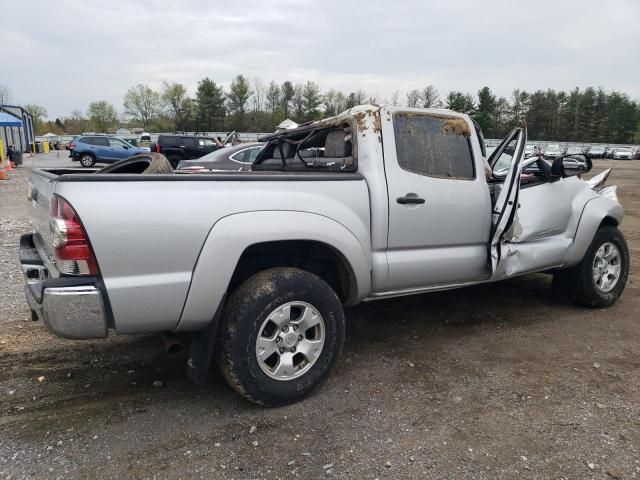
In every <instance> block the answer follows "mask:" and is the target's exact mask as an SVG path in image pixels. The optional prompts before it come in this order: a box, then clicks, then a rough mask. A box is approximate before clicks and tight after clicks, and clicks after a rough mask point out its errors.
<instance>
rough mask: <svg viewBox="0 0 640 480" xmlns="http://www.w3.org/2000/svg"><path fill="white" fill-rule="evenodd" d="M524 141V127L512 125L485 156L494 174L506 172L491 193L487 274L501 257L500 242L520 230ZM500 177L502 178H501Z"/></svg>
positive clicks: (525, 136) (492, 270)
mask: <svg viewBox="0 0 640 480" xmlns="http://www.w3.org/2000/svg"><path fill="white" fill-rule="evenodd" d="M526 143H527V131H526V129H525V128H522V127H517V128H514V129H513V130H512V131H511V133H510V134H509V135H507V137H506V138H505V139H504V140H503V141H502V143H501V144H500V145H499V146H498V148H496V149H495V150H494V151H493V153H492V154H491V157H490V158H489V164H490V165H491V166H492V169H493V172H494V177H496V176H498V175H500V172H506V174H504V177H498V178H499V180H500V182H498V183H496V187H497V188H498V189H499V193H497V194H494V197H495V201H494V205H493V209H492V211H491V237H490V242H489V251H490V256H491V258H490V260H491V273H494V272H495V271H496V269H497V268H498V264H499V263H500V262H501V260H502V259H503V256H502V246H503V244H504V242H505V241H510V240H513V239H515V240H517V239H518V238H519V236H520V234H521V233H522V228H521V226H520V223H519V221H518V208H520V203H519V197H520V174H521V173H522V160H523V158H524V147H525V144H526ZM502 178H504V180H503V181H502Z"/></svg>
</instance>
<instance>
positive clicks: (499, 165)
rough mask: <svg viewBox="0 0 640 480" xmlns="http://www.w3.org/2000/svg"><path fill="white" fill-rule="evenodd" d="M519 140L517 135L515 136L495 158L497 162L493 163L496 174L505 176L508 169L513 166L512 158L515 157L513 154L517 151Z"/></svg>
mask: <svg viewBox="0 0 640 480" xmlns="http://www.w3.org/2000/svg"><path fill="white" fill-rule="evenodd" d="M517 140H518V138H517V137H515V138H513V139H512V140H511V141H510V142H509V143H508V144H507V146H506V147H505V148H504V151H503V152H502V153H501V154H500V156H499V157H498V158H497V159H496V160H495V163H494V164H493V173H494V175H496V176H505V175H506V174H507V171H508V170H509V167H510V166H511V160H512V159H513V155H514V154H515V151H516V143H517Z"/></svg>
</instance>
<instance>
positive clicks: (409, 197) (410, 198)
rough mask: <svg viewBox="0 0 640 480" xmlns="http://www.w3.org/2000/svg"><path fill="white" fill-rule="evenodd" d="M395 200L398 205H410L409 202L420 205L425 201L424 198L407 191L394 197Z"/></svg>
mask: <svg viewBox="0 0 640 480" xmlns="http://www.w3.org/2000/svg"><path fill="white" fill-rule="evenodd" d="M396 202H398V203H399V204H400V205H410V204H416V205H421V204H423V203H424V202H425V200H424V198H420V197H419V196H418V195H417V194H415V193H407V194H406V195H405V196H404V197H398V198H397V199H396Z"/></svg>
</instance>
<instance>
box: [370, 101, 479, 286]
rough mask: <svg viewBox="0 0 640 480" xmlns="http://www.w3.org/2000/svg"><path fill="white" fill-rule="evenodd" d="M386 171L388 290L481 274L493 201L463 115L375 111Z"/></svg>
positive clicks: (457, 280) (464, 279) (469, 125)
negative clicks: (377, 116)
mask: <svg viewBox="0 0 640 480" xmlns="http://www.w3.org/2000/svg"><path fill="white" fill-rule="evenodd" d="M380 115H381V127H382V138H383V153H384V168H385V173H386V176H387V189H388V202H389V232H388V242H387V261H388V265H389V274H388V282H387V290H388V291H396V290H411V289H418V290H419V289H421V288H425V287H437V286H439V285H451V284H457V283H465V282H470V281H474V280H479V279H482V278H486V277H488V275H489V270H488V268H487V251H488V249H487V240H488V239H489V235H490V231H491V199H490V196H489V187H488V185H487V182H486V179H485V174H484V171H483V162H484V159H483V157H482V153H481V151H480V145H479V143H478V141H477V138H476V137H475V131H474V127H473V124H472V123H471V122H470V121H469V120H468V118H467V117H466V116H463V115H460V114H457V113H454V112H445V111H442V110H417V109H416V110H412V109H400V108H393V107H384V108H382V109H381V111H380Z"/></svg>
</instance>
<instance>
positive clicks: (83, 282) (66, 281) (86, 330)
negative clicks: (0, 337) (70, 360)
mask: <svg viewBox="0 0 640 480" xmlns="http://www.w3.org/2000/svg"><path fill="white" fill-rule="evenodd" d="M20 264H21V266H22V271H23V273H24V276H25V281H26V286H25V293H26V296H27V303H28V304H29V308H30V309H31V311H32V312H33V313H34V314H35V315H36V316H37V317H38V318H39V319H41V320H42V321H43V322H44V324H45V325H46V327H47V328H48V329H49V330H50V331H51V332H53V333H54V334H55V335H57V336H59V337H62V338H69V339H76V340H79V339H89V338H105V337H106V336H107V331H108V330H107V328H108V321H107V313H106V308H105V301H104V298H103V293H102V291H101V290H100V288H99V287H98V283H99V280H98V278H96V277H64V278H49V271H48V270H47V268H46V266H45V265H44V263H43V262H42V259H41V258H40V255H39V254H38V251H37V250H36V248H35V246H34V244H33V238H32V235H30V234H29V235H23V236H22V238H21V239H20Z"/></svg>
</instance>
